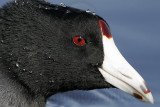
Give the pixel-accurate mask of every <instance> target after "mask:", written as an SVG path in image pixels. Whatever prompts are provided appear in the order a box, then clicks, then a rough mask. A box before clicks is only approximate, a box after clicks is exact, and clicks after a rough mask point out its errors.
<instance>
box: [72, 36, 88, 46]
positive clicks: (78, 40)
mask: <svg viewBox="0 0 160 107" xmlns="http://www.w3.org/2000/svg"><path fill="white" fill-rule="evenodd" d="M73 42H74V43H75V44H76V45H78V46H83V45H84V44H85V43H86V41H85V39H84V38H83V37H81V36H75V37H74V38H73Z"/></svg>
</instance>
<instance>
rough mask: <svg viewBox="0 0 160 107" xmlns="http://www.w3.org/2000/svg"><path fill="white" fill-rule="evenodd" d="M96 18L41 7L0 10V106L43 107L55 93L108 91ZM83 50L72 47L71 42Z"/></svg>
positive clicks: (31, 0) (23, 4)
mask: <svg viewBox="0 0 160 107" xmlns="http://www.w3.org/2000/svg"><path fill="white" fill-rule="evenodd" d="M99 18H100V17H99V16H96V15H93V14H91V13H86V12H85V11H82V10H78V9H74V8H70V7H63V6H58V5H52V4H49V3H46V2H44V1H36V0H25V1H23V0H17V2H16V3H15V2H12V3H9V4H7V5H5V6H4V7H3V8H1V9H0V41H1V43H0V106H4V107H8V106H9V105H10V106H11V107H17V106H20V107H44V106H45V101H46V99H47V98H48V97H49V96H51V95H53V94H55V93H58V92H64V91H69V90H75V89H80V90H89V89H95V88H107V87H111V85H110V84H108V83H106V82H105V80H104V78H103V77H102V75H101V74H100V72H99V71H98V68H97V67H98V66H100V65H101V64H102V62H103V55H104V54H103V45H102V37H101V32H100V28H99V24H98V21H99ZM79 35H80V36H82V37H83V38H85V40H86V44H85V45H84V46H77V45H76V44H74V42H73V38H74V37H75V36H79Z"/></svg>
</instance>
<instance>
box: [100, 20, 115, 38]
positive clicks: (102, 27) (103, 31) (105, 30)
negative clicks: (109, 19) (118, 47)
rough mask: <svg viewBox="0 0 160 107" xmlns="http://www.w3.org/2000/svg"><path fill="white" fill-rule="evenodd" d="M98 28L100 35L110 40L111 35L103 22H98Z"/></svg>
mask: <svg viewBox="0 0 160 107" xmlns="http://www.w3.org/2000/svg"><path fill="white" fill-rule="evenodd" d="M99 26H100V29H101V34H102V35H103V36H106V37H107V38H108V39H110V38H112V34H111V32H110V29H109V26H108V25H107V24H106V22H104V21H103V20H99Z"/></svg>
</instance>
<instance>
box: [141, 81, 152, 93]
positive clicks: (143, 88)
mask: <svg viewBox="0 0 160 107" xmlns="http://www.w3.org/2000/svg"><path fill="white" fill-rule="evenodd" d="M144 84H145V87H146V88H145V87H143V86H140V88H141V89H142V91H143V92H144V93H145V94H148V93H150V92H151V91H150V90H149V88H148V87H147V85H146V83H145V82H144Z"/></svg>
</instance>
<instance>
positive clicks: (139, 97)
mask: <svg viewBox="0 0 160 107" xmlns="http://www.w3.org/2000/svg"><path fill="white" fill-rule="evenodd" d="M133 96H134V97H135V98H137V99H139V100H142V99H143V98H142V96H141V95H138V94H136V93H133Z"/></svg>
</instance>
